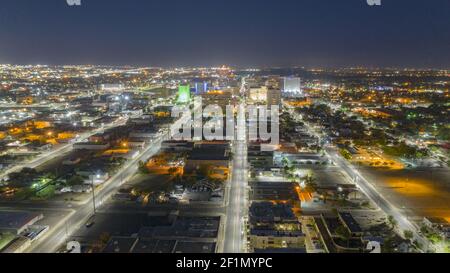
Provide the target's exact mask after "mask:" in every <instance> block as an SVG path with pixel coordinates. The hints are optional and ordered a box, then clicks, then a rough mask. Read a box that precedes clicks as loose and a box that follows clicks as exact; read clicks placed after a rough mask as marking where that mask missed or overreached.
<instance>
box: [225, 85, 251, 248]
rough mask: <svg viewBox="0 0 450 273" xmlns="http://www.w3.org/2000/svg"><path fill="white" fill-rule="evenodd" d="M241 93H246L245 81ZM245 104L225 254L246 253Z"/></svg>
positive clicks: (239, 119)
mask: <svg viewBox="0 0 450 273" xmlns="http://www.w3.org/2000/svg"><path fill="white" fill-rule="evenodd" d="M242 89H243V90H241V91H245V80H243V82H242ZM246 126H247V123H246V107H245V102H243V103H241V104H240V105H239V110H238V116H237V126H236V128H237V130H236V138H235V141H233V151H234V155H233V164H232V174H231V184H230V189H229V194H228V198H229V200H228V201H229V202H228V206H227V208H226V223H225V235H224V236H225V237H224V252H225V253H241V252H246V240H245V234H246V232H245V219H246V216H247V215H248V204H247V196H248V171H247V132H246Z"/></svg>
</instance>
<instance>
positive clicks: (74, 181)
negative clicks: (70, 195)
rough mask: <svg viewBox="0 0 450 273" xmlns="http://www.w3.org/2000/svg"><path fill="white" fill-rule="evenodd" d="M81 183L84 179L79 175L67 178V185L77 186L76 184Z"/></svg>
mask: <svg viewBox="0 0 450 273" xmlns="http://www.w3.org/2000/svg"><path fill="white" fill-rule="evenodd" d="M83 183H84V179H83V177H81V176H79V175H74V176H72V177H71V178H70V179H69V180H67V185H68V186H77V185H81V184H83Z"/></svg>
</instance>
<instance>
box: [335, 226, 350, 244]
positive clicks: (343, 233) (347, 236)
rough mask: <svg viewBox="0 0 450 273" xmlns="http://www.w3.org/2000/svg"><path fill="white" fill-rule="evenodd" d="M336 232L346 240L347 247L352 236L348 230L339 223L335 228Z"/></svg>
mask: <svg viewBox="0 0 450 273" xmlns="http://www.w3.org/2000/svg"><path fill="white" fill-rule="evenodd" d="M336 234H337V235H338V236H339V237H341V238H342V239H343V240H344V241H346V242H347V247H348V246H349V243H350V238H351V237H352V234H351V233H350V231H349V230H348V229H347V228H346V227H344V226H342V225H341V226H339V227H338V228H337V229H336Z"/></svg>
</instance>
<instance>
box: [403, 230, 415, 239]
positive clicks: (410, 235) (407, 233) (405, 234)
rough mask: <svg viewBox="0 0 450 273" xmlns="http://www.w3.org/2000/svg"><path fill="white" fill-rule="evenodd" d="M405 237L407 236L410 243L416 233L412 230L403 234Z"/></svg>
mask: <svg viewBox="0 0 450 273" xmlns="http://www.w3.org/2000/svg"><path fill="white" fill-rule="evenodd" d="M403 235H404V236H405V239H406V240H408V241H411V240H412V239H413V238H414V233H413V232H412V231H410V230H405V231H404V232H403Z"/></svg>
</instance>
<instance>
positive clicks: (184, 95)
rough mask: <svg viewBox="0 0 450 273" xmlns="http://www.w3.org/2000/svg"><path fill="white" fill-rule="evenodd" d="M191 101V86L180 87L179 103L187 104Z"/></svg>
mask: <svg viewBox="0 0 450 273" xmlns="http://www.w3.org/2000/svg"><path fill="white" fill-rule="evenodd" d="M190 99H191V87H190V86H189V85H180V86H178V102H179V103H187V102H189V100H190Z"/></svg>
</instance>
